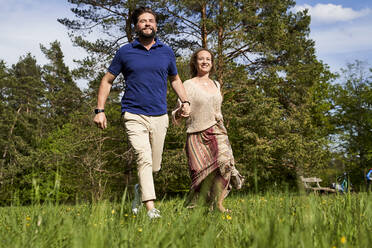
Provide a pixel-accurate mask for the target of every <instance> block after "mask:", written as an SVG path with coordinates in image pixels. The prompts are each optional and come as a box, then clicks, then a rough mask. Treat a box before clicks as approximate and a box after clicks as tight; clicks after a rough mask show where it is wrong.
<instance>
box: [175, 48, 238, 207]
mask: <svg viewBox="0 0 372 248" xmlns="http://www.w3.org/2000/svg"><path fill="white" fill-rule="evenodd" d="M213 59H214V58H213V54H212V53H211V52H210V51H209V50H208V49H204V48H202V49H199V50H197V51H196V52H195V53H194V54H193V55H192V57H191V61H190V69H191V74H192V78H191V79H189V80H187V81H185V82H184V87H185V90H186V92H187V96H188V98H189V102H184V103H181V102H180V100H178V106H177V108H176V110H174V111H173V112H172V116H173V121H174V123H176V124H178V123H179V121H180V120H181V119H182V118H183V117H182V116H181V113H182V110H181V106H182V104H190V116H189V117H187V118H186V128H187V130H186V132H187V141H186V155H187V160H188V165H189V169H190V174H191V179H192V184H191V190H190V195H189V202H188V203H189V204H190V207H192V206H194V204H195V203H196V200H197V199H198V198H199V199H201V200H207V202H208V203H210V204H213V205H212V207H213V206H214V204H215V203H216V206H217V208H218V210H219V211H221V212H226V211H228V210H227V209H225V208H224V206H223V203H222V202H223V200H224V198H225V197H226V196H227V194H228V193H229V191H230V189H231V184H232V185H233V186H235V187H236V188H238V189H239V188H241V185H242V183H243V180H244V179H243V177H242V176H241V175H240V174H239V172H238V171H237V170H236V168H235V166H234V164H235V162H234V157H233V154H232V150H231V146H230V143H229V140H228V137H227V132H226V129H225V127H224V125H223V118H222V113H221V104H222V95H221V92H220V84H219V83H218V82H216V81H213V80H212V79H210V74H211V73H213V71H214V64H213V62H214V60H213ZM230 179H231V180H230ZM201 195H203V197H200V196H201Z"/></svg>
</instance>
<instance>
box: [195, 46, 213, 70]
mask: <svg viewBox="0 0 372 248" xmlns="http://www.w3.org/2000/svg"><path fill="white" fill-rule="evenodd" d="M212 65H213V63H212V55H211V54H210V53H209V52H208V51H200V52H198V54H197V55H196V70H197V71H198V74H205V73H209V72H210V71H211V69H212Z"/></svg>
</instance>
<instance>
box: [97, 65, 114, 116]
mask: <svg viewBox="0 0 372 248" xmlns="http://www.w3.org/2000/svg"><path fill="white" fill-rule="evenodd" d="M114 79H115V76H114V75H113V74H111V73H110V72H107V73H106V74H105V76H103V78H102V80H101V84H100V86H99V90H98V99H97V108H98V109H104V108H105V103H106V100H107V97H108V95H109V94H110V90H111V86H112V83H113V82H114Z"/></svg>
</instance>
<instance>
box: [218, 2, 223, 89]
mask: <svg viewBox="0 0 372 248" xmlns="http://www.w3.org/2000/svg"><path fill="white" fill-rule="evenodd" d="M222 18H223V1H222V0H220V1H219V15H218V19H217V25H218V47H217V68H216V69H217V80H218V82H219V83H220V84H221V88H222V86H223V69H222V68H223V65H224V61H223V32H224V28H223V23H222V20H221V19H222Z"/></svg>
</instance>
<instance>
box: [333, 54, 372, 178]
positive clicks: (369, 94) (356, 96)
mask: <svg viewBox="0 0 372 248" xmlns="http://www.w3.org/2000/svg"><path fill="white" fill-rule="evenodd" d="M371 72H372V69H369V70H367V69H366V64H365V63H364V62H361V61H358V60H357V61H355V62H354V63H351V64H347V66H346V68H345V69H343V70H342V74H341V78H340V81H341V82H340V83H337V84H335V86H334V91H333V98H332V99H333V101H334V105H335V108H334V113H333V121H334V123H335V125H336V137H337V143H338V147H336V148H337V149H338V151H340V152H342V153H343V154H344V156H343V157H344V159H345V160H346V161H345V162H346V169H349V170H351V171H353V173H354V180H353V181H354V182H355V183H357V182H360V181H361V180H362V179H363V178H364V176H363V175H364V174H365V170H367V169H368V168H370V166H371V162H372V161H371V160H372V88H371V86H372V74H371Z"/></svg>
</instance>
